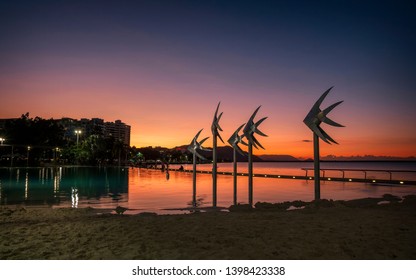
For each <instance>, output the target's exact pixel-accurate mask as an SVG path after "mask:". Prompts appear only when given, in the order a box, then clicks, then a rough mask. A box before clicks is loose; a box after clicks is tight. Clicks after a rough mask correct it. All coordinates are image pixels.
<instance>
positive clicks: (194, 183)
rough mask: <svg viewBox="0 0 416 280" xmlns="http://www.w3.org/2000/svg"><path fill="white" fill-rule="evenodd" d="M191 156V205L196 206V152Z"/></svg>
mask: <svg viewBox="0 0 416 280" xmlns="http://www.w3.org/2000/svg"><path fill="white" fill-rule="evenodd" d="M193 156H194V158H193V173H192V181H193V188H192V206H193V207H196V154H195V153H194V155H193Z"/></svg>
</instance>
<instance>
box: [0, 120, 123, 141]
mask: <svg viewBox="0 0 416 280" xmlns="http://www.w3.org/2000/svg"><path fill="white" fill-rule="evenodd" d="M14 120H17V118H10V119H0V138H3V137H4V136H5V134H6V131H5V126H6V123H7V122H8V121H14ZM54 121H56V122H57V123H58V124H59V125H60V126H62V128H63V129H64V139H65V140H66V141H69V142H75V141H76V139H77V135H76V133H75V131H81V133H80V134H79V135H78V137H79V139H84V138H86V137H89V136H91V135H97V136H101V137H105V138H114V139H116V140H119V141H121V142H123V144H125V145H127V146H130V130H131V127H130V125H127V124H125V123H123V122H122V121H121V120H116V121H115V122H105V121H104V120H103V119H99V118H92V119H87V118H82V119H80V120H77V119H73V118H67V117H65V118H61V119H55V120H54ZM6 142H7V139H6Z"/></svg>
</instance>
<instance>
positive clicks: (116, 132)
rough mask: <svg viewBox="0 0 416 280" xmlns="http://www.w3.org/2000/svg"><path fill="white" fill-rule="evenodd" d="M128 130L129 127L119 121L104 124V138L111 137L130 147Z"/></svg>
mask: <svg viewBox="0 0 416 280" xmlns="http://www.w3.org/2000/svg"><path fill="white" fill-rule="evenodd" d="M130 130H131V127H130V126H129V125H127V124H125V123H123V122H122V121H121V120H116V121H115V122H106V123H105V124H104V136H106V137H113V138H114V139H116V140H119V141H121V142H123V144H125V145H127V146H130Z"/></svg>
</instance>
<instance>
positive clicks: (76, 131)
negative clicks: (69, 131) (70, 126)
mask: <svg viewBox="0 0 416 280" xmlns="http://www.w3.org/2000/svg"><path fill="white" fill-rule="evenodd" d="M81 133H82V131H81V130H79V129H77V130H75V134H76V135H77V147H78V141H79V135H80V134H81Z"/></svg>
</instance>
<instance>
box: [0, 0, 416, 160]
mask: <svg viewBox="0 0 416 280" xmlns="http://www.w3.org/2000/svg"><path fill="white" fill-rule="evenodd" d="M285 2H289V3H285ZM285 2H283V1H259V0H256V1H173V0H172V1H18V0H17V1H16V0H13V1H1V2H0V106H1V107H0V118H12V117H20V115H21V114H23V113H26V112H30V115H31V116H32V117H35V116H40V117H43V118H61V117H72V118H82V117H86V118H93V117H98V118H103V119H105V120H106V121H114V120H116V119H120V120H122V121H124V122H125V123H127V124H130V125H131V126H132V141H131V142H132V145H136V146H137V147H142V146H165V147H174V146H176V145H182V144H188V143H189V142H190V141H191V139H192V138H193V136H194V135H195V133H196V132H197V131H198V130H199V129H201V128H204V131H203V133H202V136H211V135H210V134H211V132H210V125H211V121H212V118H213V114H214V111H215V108H216V105H217V103H218V102H219V101H221V107H220V110H221V111H222V112H224V114H223V117H222V119H221V123H220V124H221V125H222V127H223V129H224V131H223V133H222V136H223V138H224V139H228V137H229V136H230V135H231V134H232V133H233V132H234V130H235V129H236V128H237V127H238V126H239V125H241V124H242V123H244V122H246V121H247V119H248V118H249V117H250V115H251V113H252V112H253V111H254V109H255V108H256V107H257V106H259V105H262V108H261V109H260V111H259V113H258V118H261V117H264V116H268V119H267V120H266V121H265V122H264V123H263V124H262V125H261V127H260V128H261V130H262V131H263V132H265V133H266V134H268V135H269V137H267V138H264V137H259V139H260V142H261V143H262V144H263V145H264V146H265V148H266V150H265V151H256V152H255V153H257V154H271V153H274V154H291V155H294V156H301V157H311V156H312V143H310V142H307V141H305V140H311V139H312V133H311V131H310V130H309V129H308V128H307V127H306V126H305V125H304V124H303V122H302V121H303V119H304V117H305V115H306V114H307V113H308V111H309V110H310V108H311V106H312V105H313V103H314V102H315V101H316V99H317V98H319V96H320V95H321V94H322V93H323V92H324V91H325V90H326V89H328V88H329V87H331V86H334V89H333V90H332V91H331V93H330V94H329V95H328V97H327V99H326V100H325V101H324V104H323V108H325V107H326V106H329V105H331V104H332V103H334V102H336V101H339V100H344V103H342V104H341V105H340V106H338V107H337V108H336V109H335V110H334V111H332V112H331V114H330V115H329V116H330V117H331V118H332V119H333V120H335V121H337V122H339V123H341V124H344V125H345V126H346V127H345V128H334V127H329V126H327V125H323V128H324V129H325V130H326V131H327V132H328V134H330V135H331V136H332V137H333V138H334V139H335V140H337V141H338V142H339V143H340V145H327V144H325V143H322V144H321V155H328V154H334V155H343V156H351V155H366V154H374V155H386V156H416V129H415V127H416V126H415V121H416V110H415V105H416V92H415V88H416V79H415V74H416V65H415V62H416V51H415V50H416V32H415V30H416V20H415V16H414V15H415V13H416V5H415V4H413V3H414V1H327V2H325V1H305V2H303V1H285ZM323 108H322V109H323ZM207 143H208V146H209V145H210V143H211V142H210V140H208V142H207Z"/></svg>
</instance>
